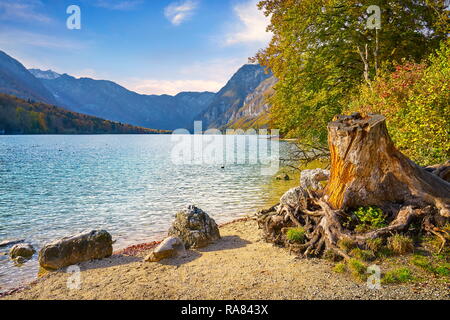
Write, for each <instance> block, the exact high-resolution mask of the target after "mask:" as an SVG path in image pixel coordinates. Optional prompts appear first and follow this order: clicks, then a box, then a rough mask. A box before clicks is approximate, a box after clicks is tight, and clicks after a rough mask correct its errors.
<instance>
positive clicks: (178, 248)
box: [145, 237, 186, 262]
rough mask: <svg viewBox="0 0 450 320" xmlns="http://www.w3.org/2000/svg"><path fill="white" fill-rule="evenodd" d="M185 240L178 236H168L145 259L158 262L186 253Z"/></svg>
mask: <svg viewBox="0 0 450 320" xmlns="http://www.w3.org/2000/svg"><path fill="white" fill-rule="evenodd" d="M185 254H186V249H185V248H184V244H183V241H181V239H180V238H178V237H168V238H166V239H164V241H163V242H161V243H160V244H159V245H158V246H157V247H156V248H155V249H154V250H153V252H152V253H150V254H149V255H148V256H147V257H145V261H149V262H156V261H159V260H162V259H166V258H170V257H173V256H176V255H181V256H182V255H185Z"/></svg>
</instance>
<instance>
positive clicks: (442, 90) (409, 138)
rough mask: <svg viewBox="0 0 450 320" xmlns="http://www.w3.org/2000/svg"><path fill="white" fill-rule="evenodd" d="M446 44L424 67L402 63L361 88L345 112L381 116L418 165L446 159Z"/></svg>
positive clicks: (449, 121)
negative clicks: (369, 84)
mask: <svg viewBox="0 0 450 320" xmlns="http://www.w3.org/2000/svg"><path fill="white" fill-rule="evenodd" d="M449 88H450V41H448V40H447V41H444V42H442V44H441V47H440V49H439V50H437V52H436V53H435V54H432V55H431V56H430V57H429V59H428V61H424V62H423V63H411V62H405V63H403V64H399V65H396V66H395V71H394V72H390V71H385V72H382V73H381V75H380V76H379V77H378V78H377V79H376V80H375V81H373V82H372V85H371V86H370V87H369V86H367V85H365V84H363V85H361V88H360V92H359V93H358V94H357V95H356V96H355V97H354V98H352V102H351V103H350V105H349V106H348V108H347V112H354V111H360V112H363V113H365V114H368V113H380V114H382V115H384V116H385V117H386V118H387V126H388V129H389V131H390V132H391V136H392V139H393V141H394V142H395V144H396V146H397V147H398V148H399V149H400V150H401V151H402V152H403V153H405V154H406V155H407V156H409V157H410V158H411V159H412V160H414V161H416V162H417V163H419V164H421V165H430V164H435V163H441V162H444V161H446V160H447V159H449V158H450V90H449Z"/></svg>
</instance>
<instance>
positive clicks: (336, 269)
mask: <svg viewBox="0 0 450 320" xmlns="http://www.w3.org/2000/svg"><path fill="white" fill-rule="evenodd" d="M333 271H334V272H337V273H344V272H345V271H347V266H346V265H345V263H344V262H339V263H337V264H336V265H335V266H334V268H333Z"/></svg>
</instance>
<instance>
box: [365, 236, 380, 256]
mask: <svg viewBox="0 0 450 320" xmlns="http://www.w3.org/2000/svg"><path fill="white" fill-rule="evenodd" d="M366 247H367V248H368V249H369V250H372V251H373V252H374V253H377V252H378V251H380V249H381V247H383V239H381V238H375V239H368V240H366Z"/></svg>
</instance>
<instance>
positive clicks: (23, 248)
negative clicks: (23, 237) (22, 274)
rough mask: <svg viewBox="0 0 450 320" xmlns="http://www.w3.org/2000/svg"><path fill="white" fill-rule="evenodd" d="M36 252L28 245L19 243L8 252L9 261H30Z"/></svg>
mask: <svg viewBox="0 0 450 320" xmlns="http://www.w3.org/2000/svg"><path fill="white" fill-rule="evenodd" d="M35 252H36V251H35V250H34V248H33V246H32V245H31V244H29V243H19V244H16V245H14V246H13V247H12V248H11V250H9V255H10V257H11V259H17V258H23V259H20V260H21V261H24V260H28V259H30V258H31V257H32V256H33V254H34V253H35Z"/></svg>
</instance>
